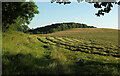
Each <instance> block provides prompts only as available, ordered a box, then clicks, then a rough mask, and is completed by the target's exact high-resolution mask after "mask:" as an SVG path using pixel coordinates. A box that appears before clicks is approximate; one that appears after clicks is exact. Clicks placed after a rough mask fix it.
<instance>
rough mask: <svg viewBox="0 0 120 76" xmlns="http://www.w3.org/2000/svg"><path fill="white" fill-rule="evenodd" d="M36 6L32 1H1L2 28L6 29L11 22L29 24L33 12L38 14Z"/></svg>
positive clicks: (33, 14)
mask: <svg viewBox="0 0 120 76" xmlns="http://www.w3.org/2000/svg"><path fill="white" fill-rule="evenodd" d="M37 9H38V7H37V5H35V3H34V2H3V3H2V29H3V31H5V30H7V29H8V28H9V27H10V26H11V25H12V24H15V23H18V22H19V23H20V24H19V25H26V24H29V23H30V21H31V20H32V19H33V17H34V16H35V14H38V13H39V11H38V10H37Z"/></svg>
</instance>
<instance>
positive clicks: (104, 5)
mask: <svg viewBox="0 0 120 76" xmlns="http://www.w3.org/2000/svg"><path fill="white" fill-rule="evenodd" d="M77 1H78V2H79V3H80V2H82V1H83V0H77ZM85 1H86V2H88V3H93V4H94V7H95V8H99V10H98V12H97V13H96V14H95V15H97V16H101V15H103V16H104V14H105V13H109V12H110V11H111V9H112V7H113V5H114V4H118V5H120V1H119V2H116V0H113V2H98V1H95V0H88V1H87V0H85ZM53 2H56V3H59V4H62V3H63V4H64V5H65V4H70V3H71V2H70V1H69V0H51V3H53Z"/></svg>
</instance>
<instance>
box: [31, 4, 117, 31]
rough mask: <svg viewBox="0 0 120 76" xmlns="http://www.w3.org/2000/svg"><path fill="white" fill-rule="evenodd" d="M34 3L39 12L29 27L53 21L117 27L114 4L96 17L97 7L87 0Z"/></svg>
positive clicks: (99, 26) (115, 6) (44, 24)
mask: <svg viewBox="0 0 120 76" xmlns="http://www.w3.org/2000/svg"><path fill="white" fill-rule="evenodd" d="M35 4H36V5H37V6H38V10H39V12H40V13H39V14H37V15H35V17H34V18H33V20H32V21H31V23H30V24H29V27H30V28H37V27H43V26H46V25H50V24H53V23H63V22H76V23H84V24H87V25H88V26H95V27H97V28H112V29H118V5H114V7H113V8H112V10H111V11H110V12H109V13H107V14H105V15H104V16H101V17H97V16H96V15H95V13H96V12H97V11H98V9H96V8H94V5H93V4H90V3H87V2H81V3H78V2H72V3H71V4H68V5H64V4H58V3H50V2H35Z"/></svg>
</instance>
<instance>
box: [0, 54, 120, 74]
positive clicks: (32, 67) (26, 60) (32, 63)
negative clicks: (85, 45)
mask: <svg viewBox="0 0 120 76" xmlns="http://www.w3.org/2000/svg"><path fill="white" fill-rule="evenodd" d="M2 60H3V61H2V63H3V69H2V70H3V75H5V76H6V74H8V75H10V74H12V75H15V74H30V75H31V74H35V75H39V74H60V73H57V71H56V68H57V66H56V65H55V64H54V63H55V61H56V60H55V59H51V58H49V59H48V58H46V57H43V58H36V57H34V56H32V55H31V54H22V53H19V54H16V55H12V54H9V52H6V53H5V54H4V55H3V57H2ZM66 66H68V69H70V73H68V74H89V75H90V74H91V75H94V74H96V75H97V74H113V75H115V74H116V75H119V74H120V73H119V72H120V63H119V64H118V63H114V64H113V63H101V62H97V61H89V60H82V59H81V60H79V61H78V62H75V63H74V64H73V65H72V64H71V65H70V64H68V65H66ZM64 71H65V70H64Z"/></svg>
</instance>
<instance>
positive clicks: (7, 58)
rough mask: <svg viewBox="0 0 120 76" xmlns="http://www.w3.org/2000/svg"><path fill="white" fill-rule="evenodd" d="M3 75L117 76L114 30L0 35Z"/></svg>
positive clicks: (119, 69)
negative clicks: (105, 75) (78, 75)
mask: <svg viewBox="0 0 120 76" xmlns="http://www.w3.org/2000/svg"><path fill="white" fill-rule="evenodd" d="M2 36H3V39H2V40H3V41H2V43H3V44H2V58H3V59H2V63H3V74H89V75H98V74H99V75H103V74H110V75H112V76H116V75H120V50H119V49H118V48H119V47H120V46H119V45H118V30H113V29H102V28H77V29H71V30H67V31H61V32H55V33H51V34H31V35H30V34H24V33H21V32H11V33H3V35H2Z"/></svg>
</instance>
